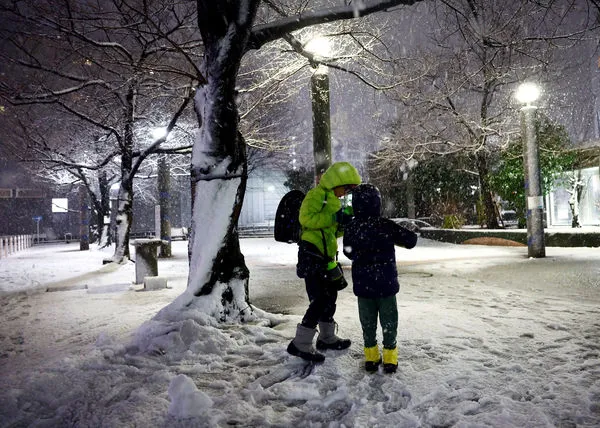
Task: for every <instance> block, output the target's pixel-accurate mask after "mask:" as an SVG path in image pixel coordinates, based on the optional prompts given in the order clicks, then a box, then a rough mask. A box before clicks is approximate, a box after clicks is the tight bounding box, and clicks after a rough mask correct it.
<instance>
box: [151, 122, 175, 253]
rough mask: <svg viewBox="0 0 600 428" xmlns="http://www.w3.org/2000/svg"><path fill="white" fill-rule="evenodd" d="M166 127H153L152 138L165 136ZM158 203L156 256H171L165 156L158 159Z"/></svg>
mask: <svg viewBox="0 0 600 428" xmlns="http://www.w3.org/2000/svg"><path fill="white" fill-rule="evenodd" d="M167 135H168V132H167V128H154V129H153V130H152V138H153V139H154V140H155V141H156V140H159V139H161V138H167ZM157 187H158V205H156V206H155V207H154V232H155V233H154V236H156V237H157V238H160V239H161V241H162V243H161V245H160V251H159V254H158V256H159V257H161V258H169V257H171V255H172V253H171V194H170V191H171V172H170V170H169V164H168V161H167V159H166V158H165V157H161V158H160V159H159V160H158V178H157Z"/></svg>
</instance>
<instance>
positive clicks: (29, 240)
mask: <svg viewBox="0 0 600 428" xmlns="http://www.w3.org/2000/svg"><path fill="white" fill-rule="evenodd" d="M32 245H33V235H12V236H0V259H1V258H2V257H8V256H9V255H10V254H14V253H16V252H17V251H21V250H24V249H25V248H29V247H31V246H32Z"/></svg>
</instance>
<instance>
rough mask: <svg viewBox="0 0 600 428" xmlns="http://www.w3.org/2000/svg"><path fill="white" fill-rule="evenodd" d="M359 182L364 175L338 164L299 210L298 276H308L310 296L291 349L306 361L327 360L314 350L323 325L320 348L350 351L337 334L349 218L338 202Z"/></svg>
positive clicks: (308, 195) (307, 287)
mask: <svg viewBox="0 0 600 428" xmlns="http://www.w3.org/2000/svg"><path fill="white" fill-rule="evenodd" d="M360 183H361V178H360V175H359V174H358V171H357V170H356V168H355V167H354V166H352V165H351V164H350V163H348V162H336V163H334V164H333V165H331V166H330V167H329V168H328V169H327V171H325V173H324V174H323V175H322V176H321V179H320V181H319V184H317V186H315V187H314V188H313V189H311V190H310V191H309V192H308V193H307V194H306V196H305V197H304V200H303V201H302V205H301V206H300V225H301V226H302V234H301V236H300V242H299V244H298V265H297V274H298V276H299V277H300V278H304V282H305V284H306V293H307V294H308V298H309V301H310V303H309V305H308V309H307V310H306V313H305V315H304V317H303V318H302V322H301V323H300V324H298V326H297V328H296V336H295V337H294V339H293V340H292V341H291V342H290V344H289V346H288V348H287V351H288V352H289V353H290V354H292V355H295V356H298V357H300V358H303V359H305V360H308V361H315V362H321V361H323V360H324V359H325V356H324V355H323V354H321V353H319V352H317V350H315V348H314V346H313V339H314V336H315V334H316V333H317V330H316V328H317V325H318V326H319V336H318V338H317V349H319V350H327V349H338V350H339V349H346V348H348V347H349V346H350V340H348V339H341V338H339V337H338V336H337V335H336V331H335V330H336V323H335V321H334V318H333V317H334V315H335V309H336V301H337V295H338V290H339V289H341V288H343V287H345V285H346V284H347V283H346V280H345V279H344V276H343V272H342V270H341V267H340V266H339V264H338V262H337V252H338V245H337V238H338V237H340V236H342V234H343V227H342V226H341V224H340V222H342V223H343V222H344V221H345V220H349V218H348V216H347V215H346V214H344V213H343V210H342V203H341V201H340V200H339V198H341V197H343V196H344V195H345V194H347V193H348V192H349V191H350V190H352V188H354V187H356V186H357V185H359V184H360Z"/></svg>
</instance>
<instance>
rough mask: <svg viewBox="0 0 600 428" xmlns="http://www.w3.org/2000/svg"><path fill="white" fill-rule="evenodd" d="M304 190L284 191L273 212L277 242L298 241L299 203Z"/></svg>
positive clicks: (290, 242) (299, 229) (300, 203)
mask: <svg viewBox="0 0 600 428" xmlns="http://www.w3.org/2000/svg"><path fill="white" fill-rule="evenodd" d="M304 196H305V195H304V192H302V191H301V190H291V191H289V192H288V193H286V194H285V195H284V196H283V198H281V201H279V205H277V211H276V212H275V226H274V231H273V232H274V236H275V240H276V241H277V242H287V243H288V244H292V243H294V242H298V241H300V231H301V227H300V219H299V218H298V217H299V215H300V205H302V201H303V200H304Z"/></svg>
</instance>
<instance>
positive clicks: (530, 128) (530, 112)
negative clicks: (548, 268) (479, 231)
mask: <svg viewBox="0 0 600 428" xmlns="http://www.w3.org/2000/svg"><path fill="white" fill-rule="evenodd" d="M515 96H516V98H517V101H519V102H520V103H521V104H523V107H521V135H522V137H523V140H524V144H523V166H524V169H525V195H526V197H527V201H526V202H527V254H528V256H529V257H535V258H540V257H546V246H545V243H544V198H543V196H542V185H541V178H540V161H539V150H538V144H537V135H536V132H535V116H536V110H537V107H536V106H535V104H534V103H535V102H536V101H537V99H538V98H539V96H540V89H539V87H538V86H537V85H536V84H535V83H529V82H528V83H522V84H521V85H520V86H519V88H518V89H517V92H516V94H515Z"/></svg>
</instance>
